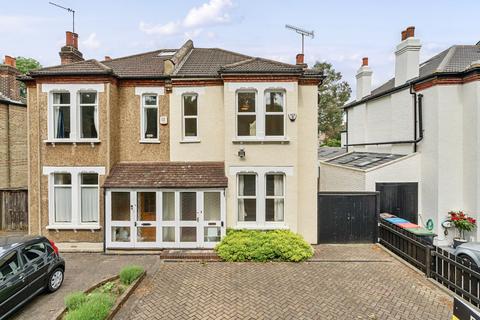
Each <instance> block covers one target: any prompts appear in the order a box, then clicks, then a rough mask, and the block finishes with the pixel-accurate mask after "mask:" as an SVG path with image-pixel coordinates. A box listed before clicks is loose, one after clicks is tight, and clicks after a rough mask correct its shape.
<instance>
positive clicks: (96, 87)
mask: <svg viewBox="0 0 480 320" xmlns="http://www.w3.org/2000/svg"><path fill="white" fill-rule="evenodd" d="M41 86H42V92H51V91H55V90H59V91H69V92H76V91H97V92H103V91H104V90H105V85H104V84H103V83H75V84H73V83H43V84H42V85H41Z"/></svg>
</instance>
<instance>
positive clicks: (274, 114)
mask: <svg viewBox="0 0 480 320" xmlns="http://www.w3.org/2000/svg"><path fill="white" fill-rule="evenodd" d="M271 92H279V93H282V107H283V111H282V112H278V111H277V112H272V111H270V112H269V111H267V94H269V93H271ZM263 96H264V100H263V103H264V110H265V114H264V124H265V131H264V132H265V137H267V138H274V139H275V138H285V137H286V130H287V126H286V119H285V118H286V117H285V116H286V112H285V111H286V107H285V103H286V99H285V97H286V92H285V90H283V89H267V90H265V91H264V94H263ZM280 115H281V116H283V135H267V116H280Z"/></svg>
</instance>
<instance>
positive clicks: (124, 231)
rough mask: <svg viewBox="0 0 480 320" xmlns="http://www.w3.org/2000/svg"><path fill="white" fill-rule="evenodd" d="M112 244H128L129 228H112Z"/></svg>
mask: <svg viewBox="0 0 480 320" xmlns="http://www.w3.org/2000/svg"><path fill="white" fill-rule="evenodd" d="M112 242H130V227H112Z"/></svg>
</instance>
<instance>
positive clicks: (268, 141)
mask: <svg viewBox="0 0 480 320" xmlns="http://www.w3.org/2000/svg"><path fill="white" fill-rule="evenodd" d="M232 143H233V144H289V143H290V140H289V139H288V138H268V137H267V138H257V139H244V138H236V139H233V140H232Z"/></svg>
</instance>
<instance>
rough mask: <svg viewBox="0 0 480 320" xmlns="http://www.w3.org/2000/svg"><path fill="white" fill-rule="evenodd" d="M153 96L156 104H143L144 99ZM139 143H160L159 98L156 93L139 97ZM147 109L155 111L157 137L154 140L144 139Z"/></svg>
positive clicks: (147, 93)
mask: <svg viewBox="0 0 480 320" xmlns="http://www.w3.org/2000/svg"><path fill="white" fill-rule="evenodd" d="M147 96H155V97H156V104H155V105H147V104H145V97H147ZM140 101H141V103H140V143H159V142H160V108H159V96H158V94H157V93H151V92H145V93H143V94H142V95H141V97H140ZM147 109H157V120H156V121H157V137H156V138H146V137H145V135H144V133H145V129H146V120H147V119H146V110H147Z"/></svg>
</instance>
